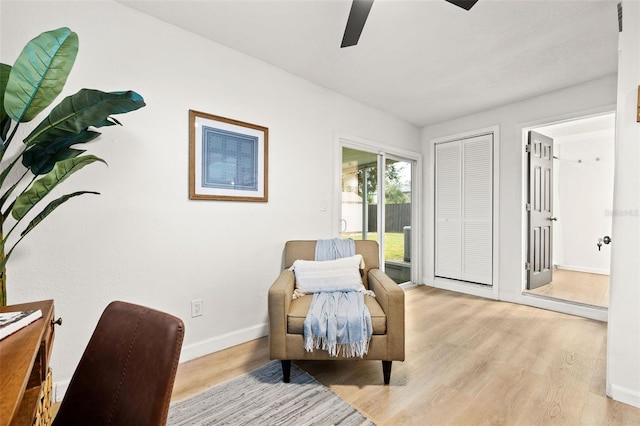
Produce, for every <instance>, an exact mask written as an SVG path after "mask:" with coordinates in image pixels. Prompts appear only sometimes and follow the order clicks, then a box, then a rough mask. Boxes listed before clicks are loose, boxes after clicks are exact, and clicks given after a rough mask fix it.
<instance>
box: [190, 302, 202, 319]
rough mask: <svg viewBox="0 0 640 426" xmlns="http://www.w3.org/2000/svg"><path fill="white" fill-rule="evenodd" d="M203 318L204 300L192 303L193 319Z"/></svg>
mask: <svg viewBox="0 0 640 426" xmlns="http://www.w3.org/2000/svg"><path fill="white" fill-rule="evenodd" d="M200 316H202V299H197V300H192V301H191V318H195V317H200Z"/></svg>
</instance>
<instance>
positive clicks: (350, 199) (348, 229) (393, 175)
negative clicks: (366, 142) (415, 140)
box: [340, 147, 413, 283]
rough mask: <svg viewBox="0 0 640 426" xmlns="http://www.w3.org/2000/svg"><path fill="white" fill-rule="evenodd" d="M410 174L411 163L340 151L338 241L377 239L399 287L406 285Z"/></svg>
mask: <svg viewBox="0 0 640 426" xmlns="http://www.w3.org/2000/svg"><path fill="white" fill-rule="evenodd" d="M383 165H384V166H383ZM412 171H413V162H412V161H406V160H403V159H399V158H390V157H386V156H385V155H384V154H379V153H373V152H367V151H361V150H357V149H353V148H348V147H342V218H341V226H340V233H341V237H342V238H353V239H354V240H360V239H363V240H375V241H378V244H379V245H380V247H381V249H382V250H383V253H384V255H383V258H384V262H383V265H381V268H382V269H383V270H384V271H385V272H386V273H387V275H389V276H390V277H391V278H392V279H393V280H394V281H396V282H398V283H404V282H410V281H411V216H412V205H411V200H412V193H411V190H412V181H411V179H412Z"/></svg>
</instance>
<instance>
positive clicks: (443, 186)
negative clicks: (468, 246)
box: [435, 141, 462, 280]
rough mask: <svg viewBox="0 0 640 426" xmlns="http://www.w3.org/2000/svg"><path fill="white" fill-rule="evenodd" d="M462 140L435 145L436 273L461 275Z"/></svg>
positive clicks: (457, 276) (447, 275) (448, 276)
mask: <svg viewBox="0 0 640 426" xmlns="http://www.w3.org/2000/svg"><path fill="white" fill-rule="evenodd" d="M461 155H462V144H461V143H460V142H459V141H456V142H448V143H444V144H438V145H436V214H435V217H436V224H435V228H436V229H435V244H436V251H435V253H436V259H435V272H436V276H439V277H447V278H453V279H457V280H461V279H462V223H461V219H462V218H461V213H462V192H461V189H462V163H461V161H460V159H461Z"/></svg>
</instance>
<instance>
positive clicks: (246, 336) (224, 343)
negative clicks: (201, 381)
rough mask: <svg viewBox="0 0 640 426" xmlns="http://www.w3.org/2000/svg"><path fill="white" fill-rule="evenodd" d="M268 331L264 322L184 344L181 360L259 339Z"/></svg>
mask: <svg viewBox="0 0 640 426" xmlns="http://www.w3.org/2000/svg"><path fill="white" fill-rule="evenodd" d="M268 332H269V328H268V324H267V323H264V324H259V325H254V326H252V327H247V328H244V329H242V330H236V331H233V332H231V333H227V334H223V335H221V336H216V337H212V338H211V339H207V340H203V341H201V342H196V343H193V344H191V345H189V346H183V347H182V352H181V353H180V362H181V363H182V362H185V361H189V360H192V359H196V358H200V357H201V356H205V355H209V354H212V353H214V352H218V351H221V350H223V349H227V348H230V347H232V346H236V345H239V344H241V343H245V342H248V341H250V340H255V339H259V338H261V337H264V336H266V335H267V334H268Z"/></svg>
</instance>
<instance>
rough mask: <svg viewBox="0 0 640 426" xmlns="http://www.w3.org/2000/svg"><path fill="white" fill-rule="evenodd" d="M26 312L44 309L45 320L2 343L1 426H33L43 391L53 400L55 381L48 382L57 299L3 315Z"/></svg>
mask: <svg viewBox="0 0 640 426" xmlns="http://www.w3.org/2000/svg"><path fill="white" fill-rule="evenodd" d="M25 309H40V310H42V318H40V319H38V320H37V321H35V322H33V323H31V324H29V325H28V326H26V327H24V328H22V329H20V330H18V331H17V332H15V333H13V334H12V335H10V336H8V337H6V338H4V339H3V340H0V389H1V391H2V398H0V426H9V425H11V426H22V425H33V424H34V419H35V418H36V415H37V413H38V406H39V405H41V404H42V402H41V401H40V398H41V392H42V391H43V390H44V391H45V396H46V398H50V395H49V394H48V392H49V391H50V386H51V383H50V380H51V379H50V378H49V383H46V381H47V374H48V372H49V357H50V356H51V347H52V345H53V337H54V336H53V334H54V333H53V313H54V312H53V300H44V301H41V302H33V303H23V304H20V305H11V306H4V307H0V312H11V311H22V310H25ZM47 387H49V389H47ZM47 402H48V403H50V399H49V401H47ZM45 405H46V404H45ZM40 409H41V408H40ZM39 424H40V423H39ZM44 424H48V423H46V420H45V422H44Z"/></svg>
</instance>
